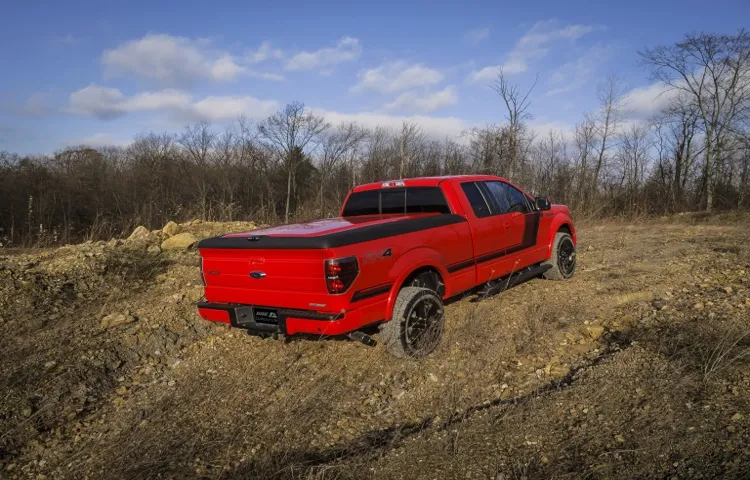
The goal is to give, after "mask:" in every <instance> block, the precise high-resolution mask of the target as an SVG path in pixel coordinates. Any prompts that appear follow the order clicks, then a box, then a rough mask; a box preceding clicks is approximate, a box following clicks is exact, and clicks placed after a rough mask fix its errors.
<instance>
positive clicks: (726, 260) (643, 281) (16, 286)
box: [0, 222, 750, 479]
mask: <svg viewBox="0 0 750 480" xmlns="http://www.w3.org/2000/svg"><path fill="white" fill-rule="evenodd" d="M179 227H180V230H181V231H180V232H179V234H177V235H181V234H183V233H188V234H191V235H194V236H195V237H196V238H205V237H208V236H213V235H218V234H221V233H227V232H230V231H243V230H249V229H252V228H255V225H254V224H252V223H236V224H216V223H210V222H188V223H184V224H180V225H179ZM164 230H168V229H167V228H166V227H165V228H164V229H162V231H156V232H145V233H144V232H141V233H142V235H139V236H138V237H139V238H137V239H132V240H125V241H111V242H97V243H91V242H90V243H86V244H82V245H75V246H66V247H62V248H58V249H50V250H44V251H37V252H33V253H20V254H14V255H6V256H3V257H0V315H1V318H0V334H2V338H3V339H5V340H6V342H5V345H4V348H3V350H2V357H0V391H2V392H4V394H3V395H4V399H3V402H2V404H1V405H0V471H2V474H1V475H0V476H8V477H19V478H21V477H36V476H37V475H46V476H47V477H48V478H80V477H82V476H87V477H90V478H155V477H159V476H161V477H163V478H170V477H183V478H187V477H196V476H205V477H212V478H217V477H221V478H329V477H330V478H362V476H363V475H364V476H368V477H376V478H423V477H427V478H434V477H435V476H436V474H437V472H440V473H439V475H438V476H444V477H449V478H450V477H461V478H466V477H472V478H494V477H495V476H497V475H500V476H501V478H502V477H504V478H506V479H510V478H522V477H524V476H525V477H527V478H536V477H566V476H568V477H570V476H572V477H577V476H592V477H606V478H630V477H631V476H658V477H664V476H678V477H691V476H693V477H697V476H699V475H703V476H704V478H706V477H714V478H715V477H722V476H723V477H738V476H741V475H742V472H746V471H747V468H748V463H749V462H748V460H749V459H750V451H749V450H748V445H750V424H749V421H750V419H749V418H748V415H747V412H748V411H750V375H748V373H747V372H748V369H747V367H748V356H747V355H746V353H747V352H748V351H750V350H748V349H750V342H749V341H748V340H749V339H750V336H748V335H747V333H748V332H750V315H748V312H750V283H749V282H748V279H749V278H750V273H749V272H750V265H748V260H747V259H748V258H750V250H748V247H747V246H746V245H747V241H748V240H750V236H748V234H747V232H746V231H745V229H744V228H742V226H741V224H731V225H704V224H702V225H692V224H691V225H685V224H680V223H673V224H668V223H664V224H661V225H660V226H659V228H654V226H653V225H650V224H649V225H641V226H626V225H622V224H617V225H612V224H610V225H592V226H590V227H587V228H584V229H582V230H581V231H580V232H579V241H580V249H579V252H580V253H579V271H578V273H577V275H576V276H575V277H574V278H573V279H572V280H571V281H569V282H551V281H543V280H532V281H530V282H527V283H525V284H522V285H520V286H518V287H515V288H513V289H511V290H509V291H507V292H504V293H503V294H501V295H498V296H495V297H492V298H488V299H484V300H483V301H481V302H473V301H472V300H473V299H472V298H471V297H467V298H465V299H458V300H457V301H454V302H452V303H450V304H449V305H448V306H447V307H446V313H447V325H446V332H445V338H444V340H443V342H442V343H441V344H440V346H439V347H438V349H437V350H436V352H435V353H434V354H433V355H431V356H430V357H428V358H427V359H425V360H423V361H419V362H415V361H403V360H397V359H394V358H392V357H391V356H389V355H388V354H387V353H385V352H384V350H383V349H382V348H381V347H376V348H374V349H370V348H367V347H364V346H362V345H359V344H355V343H352V342H341V341H319V342H313V341H309V340H300V339H291V340H288V341H275V340H271V339H269V340H262V339H259V338H254V337H247V336H246V335H244V334H243V333H242V332H241V331H231V330H227V329H226V328H224V327H223V326H218V325H214V324H210V323H208V322H204V321H202V320H200V318H199V317H198V316H197V315H196V313H195V308H194V304H195V302H196V301H198V300H199V299H200V298H201V295H202V286H201V280H200V278H199V273H198V268H197V263H198V256H197V252H196V251H195V250H189V249H177V250H164V251H162V250H161V249H160V248H159V245H160V244H161V242H162V241H164V240H165V238H164V237H165V233H164ZM166 235H168V233H167V234H166ZM743 355H744V356H743ZM363 472H366V473H364V474H363Z"/></svg>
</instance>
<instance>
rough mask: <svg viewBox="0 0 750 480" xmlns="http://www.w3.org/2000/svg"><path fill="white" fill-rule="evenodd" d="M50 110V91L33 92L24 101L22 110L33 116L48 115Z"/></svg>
mask: <svg viewBox="0 0 750 480" xmlns="http://www.w3.org/2000/svg"><path fill="white" fill-rule="evenodd" d="M49 111H50V94H49V93H48V92H37V93H33V94H31V95H30V96H29V98H27V99H26V101H25V102H23V105H21V108H20V112H21V113H23V114H24V115H30V116H32V117H40V116H42V115H46V114H47V113H49Z"/></svg>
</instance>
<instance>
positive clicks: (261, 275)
mask: <svg viewBox="0 0 750 480" xmlns="http://www.w3.org/2000/svg"><path fill="white" fill-rule="evenodd" d="M250 276H251V277H253V278H266V272H261V271H260V270H256V271H254V272H250Z"/></svg>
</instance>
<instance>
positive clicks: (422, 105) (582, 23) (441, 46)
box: [0, 0, 750, 154]
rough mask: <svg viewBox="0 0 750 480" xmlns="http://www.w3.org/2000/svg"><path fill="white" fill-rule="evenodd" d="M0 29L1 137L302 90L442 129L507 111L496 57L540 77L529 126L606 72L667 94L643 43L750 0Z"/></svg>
mask: <svg viewBox="0 0 750 480" xmlns="http://www.w3.org/2000/svg"><path fill="white" fill-rule="evenodd" d="M0 8H1V10H2V13H3V14H2V19H3V20H2V29H0V65H2V66H3V67H2V72H3V73H2V75H0V150H10V151H15V152H19V153H23V154H25V153H46V152H51V151H54V150H56V149H60V148H63V147H65V146H67V145H72V144H78V143H82V142H85V143H90V144H93V145H100V144H103V143H115V144H126V143H127V142H128V141H129V140H131V139H132V138H133V137H134V136H135V135H136V134H138V133H142V132H148V131H180V130H182V128H183V127H184V125H185V124H187V123H190V122H194V121H198V120H208V121H211V122H213V123H215V124H217V125H219V126H223V125H225V124H227V123H228V122H231V121H232V120H233V119H235V118H237V116H238V115H244V116H246V117H248V118H250V119H261V118H263V117H265V116H267V115H268V114H270V113H272V112H274V111H275V110H276V109H277V108H279V107H280V106H283V105H284V104H285V103H288V102H290V101H293V100H300V101H303V102H304V103H305V104H306V105H307V106H308V107H310V108H312V109H314V110H315V111H316V112H318V113H320V114H323V115H325V116H326V117H327V118H328V119H329V120H330V121H332V122H333V123H338V122H340V121H347V120H353V121H358V122H360V123H362V124H364V125H367V126H373V125H375V124H382V125H385V126H393V127H395V126H397V125H399V124H400V123H401V121H403V120H404V119H406V118H409V119H413V120H415V121H417V122H418V123H420V124H421V125H422V126H423V128H424V129H425V131H427V132H428V133H429V134H431V135H433V136H435V137H436V138H445V137H453V136H456V135H458V134H459V133H460V132H461V131H462V130H463V129H466V128H470V127H473V126H482V125H485V124H488V123H497V122H500V121H502V118H503V112H502V109H501V105H500V103H499V99H498V98H497V96H496V95H495V94H494V93H493V92H492V91H491V90H490V89H489V88H488V86H487V85H488V84H489V83H491V82H492V79H493V78H494V75H495V74H496V72H497V69H498V68H499V67H503V68H504V70H505V72H506V74H507V76H508V78H509V79H510V80H511V81H513V82H514V83H518V84H520V85H522V86H523V87H528V86H530V85H531V84H532V83H533V81H534V78H535V77H536V76H537V75H538V82H537V85H536V87H535V89H534V91H533V94H532V103H533V107H532V113H533V114H534V118H533V120H532V126H533V128H534V129H536V130H537V131H539V132H540V133H543V132H545V131H548V130H549V129H566V128H569V126H571V125H572V124H574V123H575V122H576V121H577V120H579V119H580V116H581V114H582V112H584V111H586V110H592V109H594V108H595V106H596V95H595V91H596V87H597V85H599V84H601V82H602V81H603V80H604V79H605V78H606V76H607V75H609V74H617V75H618V76H620V77H621V78H622V79H623V81H624V83H625V85H626V86H627V87H628V88H629V89H631V91H630V93H629V96H628V105H629V108H630V109H631V111H632V113H633V115H636V116H638V115H640V116H646V115H647V114H648V113H650V112H651V111H653V110H654V109H655V108H656V107H657V106H658V103H659V101H658V99H657V100H656V101H654V98H655V97H656V94H657V93H658V91H659V88H660V87H659V86H658V85H652V84H651V83H650V82H649V79H648V72H646V71H644V70H643V69H642V68H640V67H639V66H638V65H637V60H638V58H637V55H636V51H637V50H638V49H640V48H643V47H644V46H652V45H657V44H662V43H673V42H675V41H677V40H679V39H681V38H682V36H683V35H684V34H685V33H686V32H690V31H701V30H702V31H712V32H724V33H732V32H734V31H736V29H737V28H739V27H742V26H743V21H745V23H746V21H747V19H748V18H750V4H748V2H747V0H737V1H714V2H710V3H707V2H705V1H702V2H697V1H684V0H683V1H669V2H659V1H653V0H652V1H649V2H645V1H643V2H642V1H628V2H570V1H567V2H560V1H554V2H548V1H535V2H499V1H493V2H462V3H457V2H456V3H451V4H447V3H446V4H440V3H437V2H407V1H399V2H391V1H378V2H343V1H342V2H311V1H306V2H293V1H288V2H248V1H232V2H220V1H215V2H205V1H203V2H192V1H180V2H166V1H162V2H153V1H152V2H141V1H130V2H113V1H108V0H100V1H92V2H82V1H78V2H75V1H68V2H21V1H15V0H6V2H4V4H3V6H2V7H0Z"/></svg>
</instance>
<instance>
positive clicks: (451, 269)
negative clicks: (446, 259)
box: [446, 258, 474, 273]
mask: <svg viewBox="0 0 750 480" xmlns="http://www.w3.org/2000/svg"><path fill="white" fill-rule="evenodd" d="M473 265H474V259H473V258H470V259H468V260H463V261H461V262H456V263H451V264H450V265H448V267H446V269H447V270H448V273H455V272H458V271H459V270H463V269H464V268H469V267H471V266H473Z"/></svg>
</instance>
